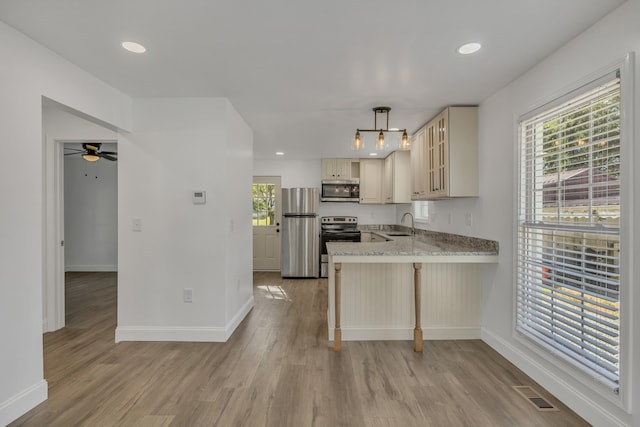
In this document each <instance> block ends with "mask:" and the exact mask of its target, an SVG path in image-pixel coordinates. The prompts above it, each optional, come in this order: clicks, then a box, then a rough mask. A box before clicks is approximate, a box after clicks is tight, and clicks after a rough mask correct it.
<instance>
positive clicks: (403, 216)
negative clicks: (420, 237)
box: [400, 212, 416, 235]
mask: <svg viewBox="0 0 640 427" xmlns="http://www.w3.org/2000/svg"><path fill="white" fill-rule="evenodd" d="M407 215H409V216H410V217H411V234H414V235H415V234H416V227H415V225H414V223H413V214H412V213H411V212H405V213H404V215H402V218H401V219H400V224H402V222H403V221H404V218H405V217H406V216H407Z"/></svg>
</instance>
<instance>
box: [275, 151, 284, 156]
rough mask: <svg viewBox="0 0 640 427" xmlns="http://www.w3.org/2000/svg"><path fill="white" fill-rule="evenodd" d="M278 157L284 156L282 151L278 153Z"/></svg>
mask: <svg viewBox="0 0 640 427" xmlns="http://www.w3.org/2000/svg"><path fill="white" fill-rule="evenodd" d="M276 156H284V153H283V152H282V151H276Z"/></svg>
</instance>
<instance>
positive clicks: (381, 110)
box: [353, 107, 411, 151]
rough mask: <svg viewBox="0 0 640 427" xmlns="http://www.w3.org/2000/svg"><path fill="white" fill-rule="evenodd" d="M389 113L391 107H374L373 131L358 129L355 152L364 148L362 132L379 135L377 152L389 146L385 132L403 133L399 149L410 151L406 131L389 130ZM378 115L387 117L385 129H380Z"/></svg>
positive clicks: (354, 143) (354, 140)
mask: <svg viewBox="0 0 640 427" xmlns="http://www.w3.org/2000/svg"><path fill="white" fill-rule="evenodd" d="M389 111H391V107H373V129H356V135H355V137H354V138H353V149H354V150H356V151H357V150H360V149H361V148H363V146H364V144H363V142H362V136H361V135H360V132H376V133H377V134H378V138H377V139H376V150H384V149H386V148H388V145H387V144H385V135H384V134H385V132H402V137H401V138H400V143H399V144H398V149H399V150H409V149H410V148H411V147H410V143H409V135H408V134H407V130H406V129H389ZM378 114H385V115H386V118H387V122H386V126H385V127H384V128H382V127H380V128H378Z"/></svg>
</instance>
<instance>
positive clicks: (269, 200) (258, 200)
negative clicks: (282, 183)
mask: <svg viewBox="0 0 640 427" xmlns="http://www.w3.org/2000/svg"><path fill="white" fill-rule="evenodd" d="M252 190H253V225H254V226H269V225H273V224H274V223H275V217H276V186H275V185H274V184H253V187H252Z"/></svg>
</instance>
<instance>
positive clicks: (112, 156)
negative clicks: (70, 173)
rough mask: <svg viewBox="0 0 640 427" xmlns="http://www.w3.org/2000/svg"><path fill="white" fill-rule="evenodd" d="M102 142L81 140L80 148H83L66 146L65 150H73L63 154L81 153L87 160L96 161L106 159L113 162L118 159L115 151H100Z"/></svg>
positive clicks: (73, 154)
mask: <svg viewBox="0 0 640 427" xmlns="http://www.w3.org/2000/svg"><path fill="white" fill-rule="evenodd" d="M101 145H102V143H100V142H83V143H82V148H83V150H78V149H76V148H66V147H65V150H69V151H73V152H72V153H65V154H64V155H65V156H75V155H77V154H80V155H82V158H83V159H85V160H86V161H88V162H97V161H98V160H100V159H101V158H102V159H107V160H111V161H112V162H115V161H116V160H118V158H117V157H116V156H117V155H118V153H116V152H115V151H100V146H101Z"/></svg>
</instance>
